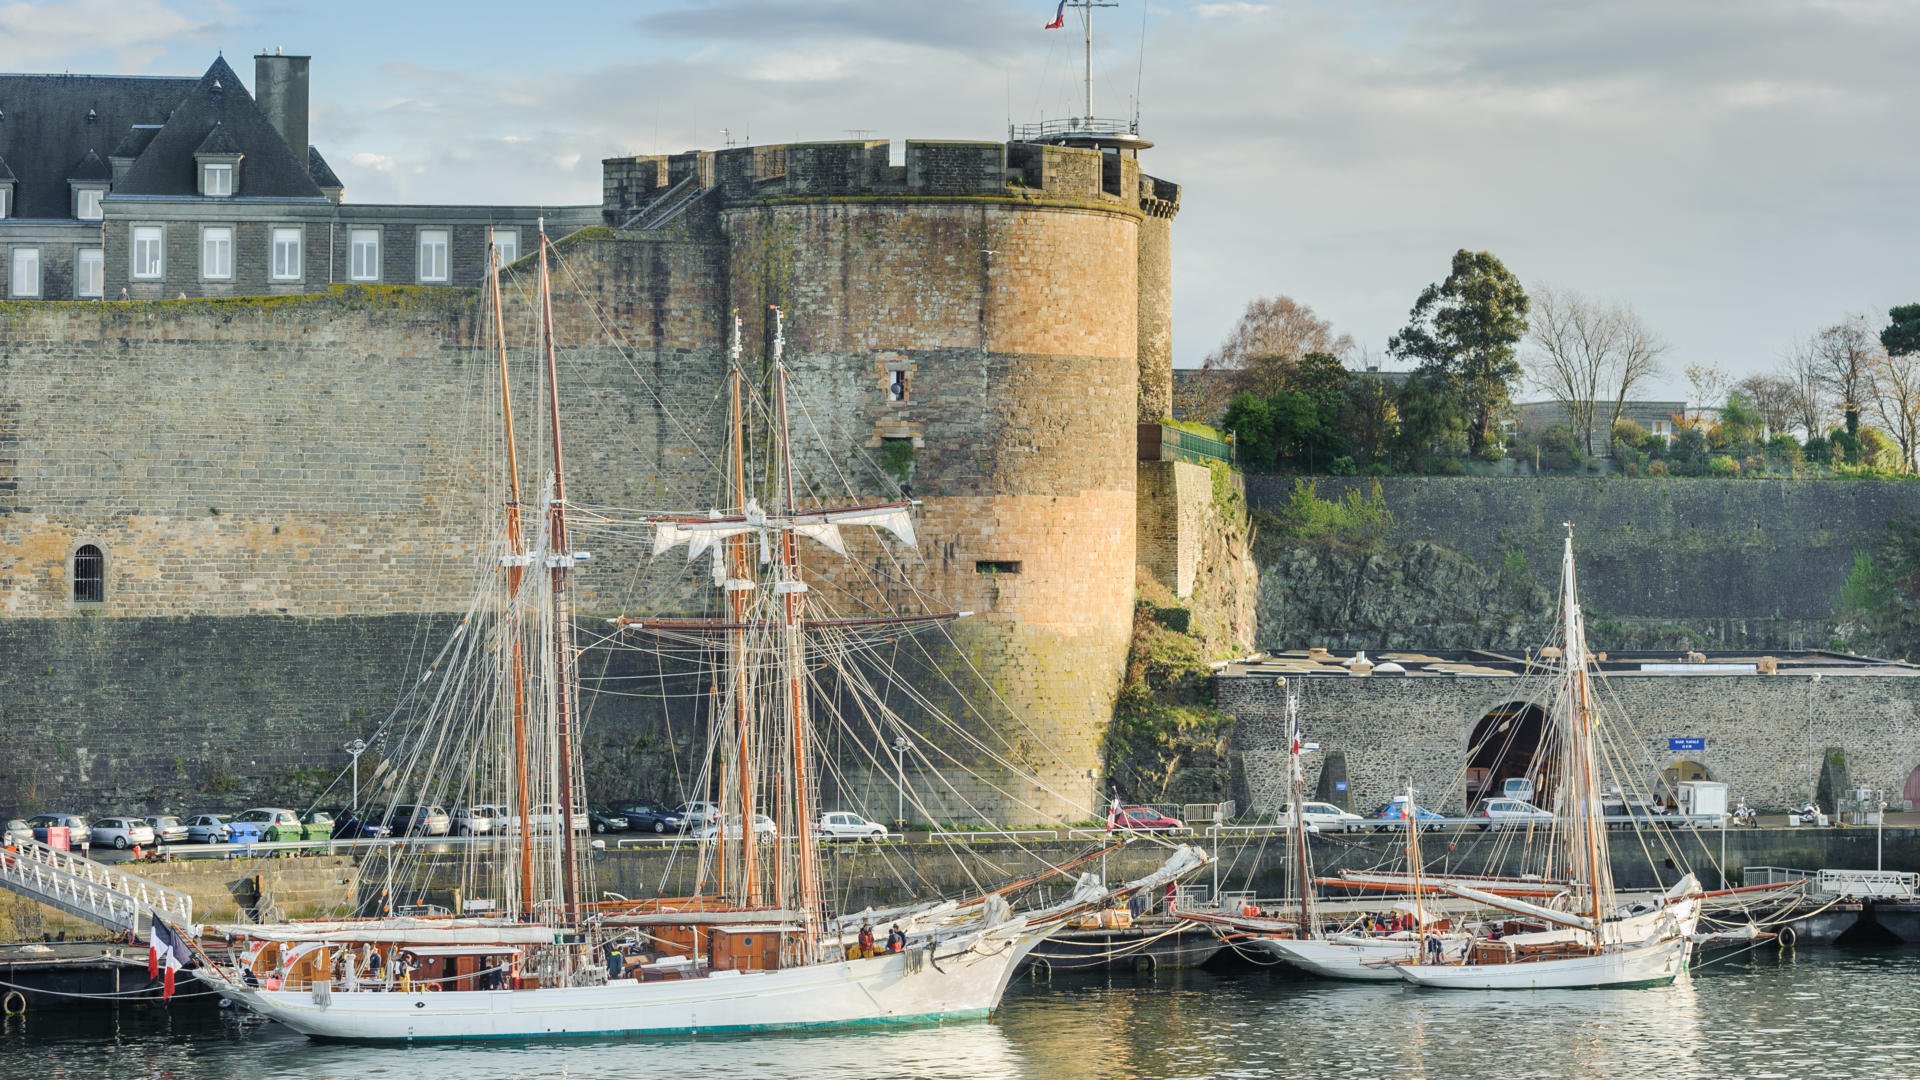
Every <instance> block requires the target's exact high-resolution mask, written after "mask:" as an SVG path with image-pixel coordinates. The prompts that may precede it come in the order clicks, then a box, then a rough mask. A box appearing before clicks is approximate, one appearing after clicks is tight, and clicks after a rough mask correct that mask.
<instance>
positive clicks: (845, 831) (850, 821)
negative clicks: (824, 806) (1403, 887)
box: [814, 810, 887, 840]
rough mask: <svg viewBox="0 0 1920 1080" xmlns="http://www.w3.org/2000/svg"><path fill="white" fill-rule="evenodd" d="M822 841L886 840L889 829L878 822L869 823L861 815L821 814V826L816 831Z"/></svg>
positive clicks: (838, 812)
mask: <svg viewBox="0 0 1920 1080" xmlns="http://www.w3.org/2000/svg"><path fill="white" fill-rule="evenodd" d="M814 831H815V832H817V833H819V834H820V839H822V840H885V839H886V838H887V827H886V826H885V825H882V824H880V823H879V822H877V821H868V820H867V819H866V818H863V817H861V816H860V815H859V814H854V813H849V812H847V811H845V810H836V811H833V812H832V813H828V814H821V815H820V824H819V826H818V827H817V828H816V829H815V830H814Z"/></svg>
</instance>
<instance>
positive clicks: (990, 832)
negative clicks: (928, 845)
mask: <svg viewBox="0 0 1920 1080" xmlns="http://www.w3.org/2000/svg"><path fill="white" fill-rule="evenodd" d="M1059 838H1060V830H1058V829H980V830H978V831H973V830H962V831H955V832H946V831H940V830H936V831H934V832H930V833H928V834H927V839H928V840H933V841H938V842H941V843H964V844H974V843H979V842H980V841H982V840H1058V839H1059Z"/></svg>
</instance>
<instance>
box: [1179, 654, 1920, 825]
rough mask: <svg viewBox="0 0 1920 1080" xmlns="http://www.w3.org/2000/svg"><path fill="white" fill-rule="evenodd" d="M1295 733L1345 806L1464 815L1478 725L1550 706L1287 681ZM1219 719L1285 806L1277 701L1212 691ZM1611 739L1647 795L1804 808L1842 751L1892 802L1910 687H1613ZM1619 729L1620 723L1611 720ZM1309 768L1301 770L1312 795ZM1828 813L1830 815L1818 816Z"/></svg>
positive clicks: (1676, 681)
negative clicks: (1410, 788)
mask: <svg viewBox="0 0 1920 1080" xmlns="http://www.w3.org/2000/svg"><path fill="white" fill-rule="evenodd" d="M1292 682H1293V683H1294V684H1295V685H1296V686H1297V687H1298V688H1299V689H1300V701H1301V726H1302V728H1303V730H1304V731H1305V733H1306V737H1307V738H1308V739H1309V740H1311V741H1314V742H1318V743H1319V744H1320V747H1321V750H1322V751H1323V752H1331V751H1336V750H1337V751H1343V752H1344V753H1345V754H1346V759H1347V771H1348V774H1349V776H1350V777H1351V782H1352V788H1351V797H1352V801H1353V805H1354V807H1355V809H1357V810H1359V811H1361V812H1362V813H1365V812H1368V811H1371V810H1372V809H1373V808H1374V807H1375V806H1377V805H1379V804H1380V803H1382V802H1384V801H1386V800H1387V799H1388V798H1389V797H1391V796H1392V795H1394V794H1396V793H1397V792H1399V791H1401V790H1403V789H1404V788H1405V786H1406V784H1407V783H1408V782H1409V781H1411V782H1412V783H1413V785H1414V787H1415V788H1416V789H1418V790H1419V791H1421V792H1422V793H1423V794H1421V795H1420V796H1419V800H1420V802H1421V803H1422V804H1423V805H1431V806H1432V807H1433V808H1435V809H1438V810H1442V811H1445V812H1449V813H1456V814H1457V813H1461V812H1464V810H1465V809H1466V808H1465V805H1464V803H1465V799H1466V793H1465V786H1464V774H1465V768H1466V764H1467V755H1468V752H1469V744H1470V742H1471V740H1472V738H1473V734H1474V727H1475V725H1476V724H1478V723H1479V722H1480V720H1481V719H1482V718H1483V717H1485V716H1486V715H1487V714H1488V713H1489V712H1490V711H1492V710H1493V709H1495V708H1498V707H1499V706H1502V705H1506V704H1508V703H1511V702H1533V703H1536V704H1541V703H1544V702H1546V701H1547V699H1546V698H1545V697H1543V696H1542V695H1543V694H1544V693H1545V691H1544V690H1543V689H1542V688H1541V687H1540V686H1539V685H1538V684H1535V685H1534V686H1532V687H1529V686H1528V685H1527V683H1526V682H1524V681H1523V680H1520V679H1517V678H1471V677H1459V678H1446V677H1436V678H1429V677H1417V678H1392V677H1380V676H1375V677H1371V678H1327V679H1321V678H1295V679H1294V680H1292ZM1215 688H1216V690H1217V692H1218V696H1219V702H1220V707H1221V708H1223V709H1225V710H1227V711H1228V712H1230V713H1232V714H1233V715H1234V716H1235V717H1236V718H1238V723H1237V724H1236V726H1235V728H1234V735H1233V740H1234V753H1235V755H1236V757H1237V759H1238V762H1239V771H1240V773H1241V775H1242V776H1244V782H1245V792H1246V795H1247V796H1248V798H1249V800H1250V804H1251V805H1252V806H1254V807H1257V808H1261V809H1264V810H1267V811H1272V810H1273V809H1274V808H1276V807H1278V806H1281V805H1283V804H1284V803H1285V802H1286V799H1287V796H1286V755H1287V731H1286V719H1285V715H1286V714H1285V702H1286V698H1285V695H1286V693H1287V690H1286V689H1285V688H1282V687H1280V686H1277V685H1275V683H1274V680H1273V679H1272V678H1269V677H1260V678H1255V677H1238V676H1235V677H1228V676H1223V677H1220V678H1218V679H1217V680H1216V681H1215ZM1607 688H1608V691H1609V695H1608V697H1607V698H1606V699H1604V700H1605V701H1607V702H1609V703H1610V707H1609V708H1608V709H1607V713H1608V715H1609V717H1610V720H1611V722H1612V725H1613V732H1614V733H1613V734H1612V735H1611V736H1610V738H1611V739H1612V740H1614V741H1613V742H1612V744H1611V745H1612V746H1613V747H1615V748H1616V749H1615V754H1616V757H1617V760H1618V761H1620V762H1624V763H1626V765H1625V767H1624V768H1625V772H1626V775H1624V776H1618V775H1616V776H1614V777H1613V778H1612V779H1611V780H1609V781H1608V782H1609V783H1613V784H1618V785H1619V786H1621V787H1622V788H1626V789H1637V790H1640V791H1643V792H1644V791H1652V790H1654V785H1655V782H1656V781H1657V779H1658V777H1659V774H1660V772H1661V771H1662V770H1664V769H1666V768H1667V767H1669V766H1670V765H1673V764H1674V763H1675V762H1677V761H1680V760H1683V759H1684V760H1689V761H1694V762H1697V763H1699V764H1700V765H1703V766H1705V767H1706V768H1707V770H1708V771H1709V773H1710V774H1711V779H1714V780H1720V781H1724V782H1725V783H1726V784H1727V792H1728V798H1729V799H1739V798H1745V799H1747V800H1748V801H1749V802H1750V803H1751V804H1752V805H1754V806H1756V807H1763V808H1783V807H1787V806H1797V805H1799V804H1801V803H1804V802H1805V801H1806V800H1807V799H1809V798H1811V797H1812V795H1813V793H1814V788H1815V783H1816V781H1817V779H1818V775H1819V767H1820V760H1821V755H1822V754H1823V753H1824V752H1825V750H1826V749H1827V748H1828V747H1838V748H1840V749H1841V750H1843V751H1845V753H1846V759H1847V762H1848V765H1849V768H1850V770H1851V773H1852V779H1853V783H1854V784H1856V785H1859V786H1865V787H1871V788H1875V789H1877V790H1879V791H1881V792H1883V793H1885V794H1886V795H1887V797H1888V798H1889V799H1890V800H1894V801H1897V800H1899V799H1900V798H1901V789H1902V787H1903V785H1905V783H1906V781H1907V776H1908V774H1909V773H1910V772H1912V771H1913V770H1914V769H1915V768H1916V767H1917V766H1920V677H1916V676H1915V675H1914V674H1913V672H1912V671H1911V670H1910V669H1895V670H1894V671H1893V672H1892V673H1886V674H1872V673H1865V672H1862V673H1849V674H1826V675H1823V676H1817V677H1816V676H1809V675H1713V674H1700V675H1659V676H1633V675H1629V676H1618V677H1615V678H1613V679H1611V680H1610V681H1609V683H1608V684H1607ZM1622 718H1624V724H1623V723H1621V719H1622ZM1671 738H1702V739H1705V740H1706V747H1705V749H1703V750H1690V751H1681V752H1673V751H1669V750H1668V748H1667V747H1668V740H1669V739H1671ZM1317 772H1318V769H1317V766H1310V767H1309V775H1308V783H1309V786H1311V785H1312V783H1313V779H1314V776H1315V775H1317ZM1828 809H1829V810H1831V809H1832V808H1831V807H1828Z"/></svg>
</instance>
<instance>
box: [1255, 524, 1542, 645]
mask: <svg viewBox="0 0 1920 1080" xmlns="http://www.w3.org/2000/svg"><path fill="white" fill-rule="evenodd" d="M1256 556H1257V559H1258V562H1259V570H1260V594H1259V602H1258V609H1257V610H1258V615H1259V627H1260V629H1259V634H1258V644H1259V647H1260V648H1262V649H1265V650H1281V649H1299V648H1305V647H1307V646H1309V645H1322V646H1325V647H1327V648H1333V649H1412V648H1427V649H1466V648H1487V649H1521V648H1525V647H1526V646H1527V645H1530V644H1534V643H1537V642H1538V641H1539V637H1540V631H1541V629H1542V628H1544V626H1545V617H1546V614H1547V612H1548V609H1549V607H1550V605H1551V600H1552V598H1551V597H1549V596H1548V595H1547V594H1546V591H1545V590H1543V589H1541V588H1539V587H1538V586H1536V585H1534V584H1532V582H1531V581H1529V580H1528V579H1527V578H1526V577H1525V576H1524V575H1523V574H1518V573H1515V572H1514V571H1513V570H1512V569H1509V568H1505V567H1494V568H1492V569H1491V570H1489V569H1488V568H1487V567H1485V566H1484V565H1483V564H1481V563H1479V562H1476V561H1475V560H1472V559H1469V558H1467V557H1465V556H1463V555H1461V554H1459V553H1458V552H1454V551H1451V550H1449V549H1447V548H1444V547H1442V546H1440V545H1438V544H1434V543H1431V542H1428V541H1425V540H1415V541H1412V542H1409V543H1402V544H1386V545H1382V546H1380V547H1377V548H1364V549H1356V548H1351V547H1346V546H1343V545H1340V544H1337V543H1327V542H1319V543H1311V544H1294V543H1290V542H1288V541H1287V540H1285V539H1283V538H1278V537H1276V538H1272V539H1268V538H1262V540H1261V542H1260V543H1259V544H1258V546H1257V552H1256Z"/></svg>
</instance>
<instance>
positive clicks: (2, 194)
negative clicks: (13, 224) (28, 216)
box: [0, 184, 13, 218]
mask: <svg viewBox="0 0 1920 1080" xmlns="http://www.w3.org/2000/svg"><path fill="white" fill-rule="evenodd" d="M12 215H13V185H12V184H0V218H7V217H11V216H12Z"/></svg>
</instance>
